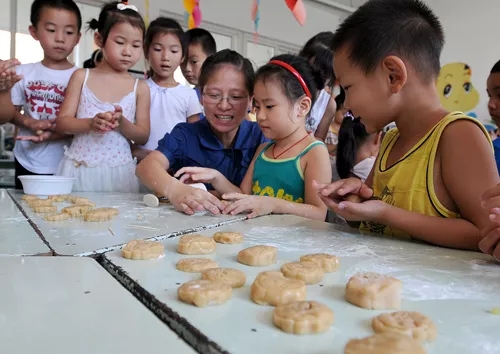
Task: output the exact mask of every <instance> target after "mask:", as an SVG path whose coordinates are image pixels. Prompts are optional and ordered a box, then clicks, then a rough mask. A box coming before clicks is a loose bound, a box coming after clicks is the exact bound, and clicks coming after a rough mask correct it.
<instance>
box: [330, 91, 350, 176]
mask: <svg viewBox="0 0 500 354" xmlns="http://www.w3.org/2000/svg"><path fill="white" fill-rule="evenodd" d="M344 99H345V93H344V90H343V89H342V88H341V89H340V93H339V94H338V95H337V96H336V97H335V103H336V106H337V107H336V112H335V117H334V119H333V121H332V123H331V124H330V128H329V129H328V134H327V135H326V138H325V144H326V147H327V149H328V153H329V154H330V165H331V166H332V181H336V180H338V179H340V177H339V174H338V172H337V167H336V163H335V159H336V156H337V146H338V143H339V129H340V125H341V124H342V121H343V120H344V115H345V113H346V110H345V109H344Z"/></svg>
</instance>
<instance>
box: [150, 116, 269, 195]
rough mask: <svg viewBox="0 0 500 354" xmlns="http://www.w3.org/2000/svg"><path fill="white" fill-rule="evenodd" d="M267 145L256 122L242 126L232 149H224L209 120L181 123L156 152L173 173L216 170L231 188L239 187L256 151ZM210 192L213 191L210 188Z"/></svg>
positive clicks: (243, 122) (242, 123) (245, 123)
mask: <svg viewBox="0 0 500 354" xmlns="http://www.w3.org/2000/svg"><path fill="white" fill-rule="evenodd" d="M266 141H268V140H267V139H266V138H265V137H264V134H262V131H261V130H260V128H259V126H258V125H257V123H255V122H250V121H247V120H244V121H242V122H241V125H240V128H239V129H238V133H236V137H235V141H234V144H233V148H232V149H225V148H224V146H223V145H222V143H221V142H220V140H219V139H218V138H217V137H216V136H215V134H214V133H213V132H212V129H211V127H210V125H209V124H208V120H206V119H203V120H200V121H198V122H195V123H179V124H177V125H176V126H175V127H174V129H172V131H171V132H170V133H167V134H166V135H165V137H164V138H163V139H162V140H160V141H159V142H158V148H157V149H156V150H158V151H160V152H161V153H163V154H164V155H165V156H166V157H167V159H168V161H169V162H170V168H171V169H173V170H174V171H177V170H179V169H181V168H182V167H206V168H213V169H215V170H218V171H219V172H220V173H222V174H223V175H224V176H225V177H226V178H227V179H228V180H229V181H230V182H231V183H232V184H234V185H235V186H238V187H239V186H240V185H241V181H242V180H243V177H244V176H245V173H246V172H247V170H248V166H250V162H251V161H252V158H253V156H254V155H255V151H256V150H257V148H258V147H259V145H260V144H262V143H263V142H266ZM207 189H213V187H212V186H211V185H207Z"/></svg>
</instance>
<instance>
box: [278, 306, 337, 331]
mask: <svg viewBox="0 0 500 354" xmlns="http://www.w3.org/2000/svg"><path fill="white" fill-rule="evenodd" d="M333 320H334V316H333V311H332V310H331V309H330V308H329V307H327V306H325V305H323V304H321V303H319V302H316V301H297V302H290V303H288V304H284V305H279V306H277V307H276V308H275V309H274V311H273V323H274V325H275V326H276V327H278V328H279V329H281V330H282V331H284V332H287V333H295V334H310V333H320V332H325V331H326V330H328V328H330V326H331V325H332V324H333Z"/></svg>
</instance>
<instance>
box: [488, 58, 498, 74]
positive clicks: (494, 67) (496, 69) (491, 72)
mask: <svg viewBox="0 0 500 354" xmlns="http://www.w3.org/2000/svg"><path fill="white" fill-rule="evenodd" d="M496 73H500V60H499V61H497V62H496V63H495V65H493V67H492V68H491V71H490V74H496Z"/></svg>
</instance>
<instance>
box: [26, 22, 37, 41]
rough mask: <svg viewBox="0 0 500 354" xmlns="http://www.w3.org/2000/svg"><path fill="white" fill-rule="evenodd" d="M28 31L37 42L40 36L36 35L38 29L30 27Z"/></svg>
mask: <svg viewBox="0 0 500 354" xmlns="http://www.w3.org/2000/svg"><path fill="white" fill-rule="evenodd" d="M28 30H29V31H30V34H31V37H33V39H34V40H35V41H37V40H38V36H37V35H36V28H35V26H33V25H31V26H29V27H28Z"/></svg>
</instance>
